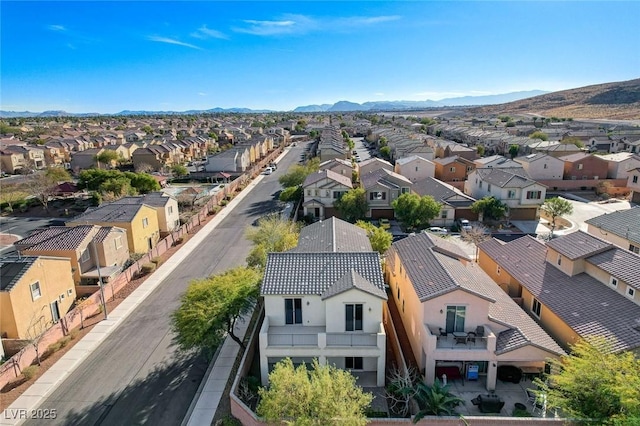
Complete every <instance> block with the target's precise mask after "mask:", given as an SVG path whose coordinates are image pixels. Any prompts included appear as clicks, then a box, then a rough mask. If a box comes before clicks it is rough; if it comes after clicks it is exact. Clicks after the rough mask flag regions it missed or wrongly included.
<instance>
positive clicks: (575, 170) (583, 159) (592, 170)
mask: <svg viewBox="0 0 640 426" xmlns="http://www.w3.org/2000/svg"><path fill="white" fill-rule="evenodd" d="M559 159H560V160H562V161H564V173H563V179H566V180H569V179H571V180H585V179H594V180H598V179H606V178H607V173H608V171H609V166H608V164H607V161H606V160H604V159H602V158H600V157H598V156H597V155H593V154H587V153H585V152H579V153H576V154H572V155H565V156H563V157H559Z"/></svg>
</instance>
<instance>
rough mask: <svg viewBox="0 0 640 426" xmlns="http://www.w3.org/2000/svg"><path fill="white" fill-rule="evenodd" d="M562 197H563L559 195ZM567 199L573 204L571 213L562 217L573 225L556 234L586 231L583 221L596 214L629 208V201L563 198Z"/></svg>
mask: <svg viewBox="0 0 640 426" xmlns="http://www.w3.org/2000/svg"><path fill="white" fill-rule="evenodd" d="M561 198H564V197H561ZM564 199H565V200H567V201H569V202H570V203H571V205H572V206H573V213H571V214H570V215H567V216H563V218H564V219H567V220H569V221H571V222H572V223H573V226H572V227H571V228H569V229H565V230H562V231H555V232H554V233H556V234H568V233H571V232H574V231H577V230H578V229H581V230H583V231H585V232H586V231H587V224H586V223H585V221H587V220H589V219H591V218H594V217H596V216H600V215H603V214H605V213H612V212H615V211H618V210H628V209H630V208H631V204H630V203H629V201H619V200H618V201H611V202H608V203H603V202H598V201H591V202H584V201H576V200H571V199H569V198H564Z"/></svg>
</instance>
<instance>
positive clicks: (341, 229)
mask: <svg viewBox="0 0 640 426" xmlns="http://www.w3.org/2000/svg"><path fill="white" fill-rule="evenodd" d="M290 251H292V252H298V253H300V252H307V253H308V252H370V251H373V249H372V248H371V243H370V242H369V237H368V236H367V231H365V230H364V229H362V228H360V227H359V226H356V225H352V224H350V223H348V222H345V221H344V220H341V219H338V218H336V217H332V218H330V219H327V220H323V221H319V222H316V223H313V224H311V225H308V226H305V227H304V228H302V230H301V231H300V236H299V237H298V245H297V247H295V248H293V249H292V250H290Z"/></svg>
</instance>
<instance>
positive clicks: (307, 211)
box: [302, 170, 353, 220]
mask: <svg viewBox="0 0 640 426" xmlns="http://www.w3.org/2000/svg"><path fill="white" fill-rule="evenodd" d="M352 188H353V185H352V184H351V177H350V176H343V175H340V174H338V173H335V172H333V171H331V170H321V171H319V172H316V173H312V174H310V175H309V176H307V178H306V179H305V181H304V183H303V184H302V191H303V196H304V202H303V203H302V206H303V208H304V215H305V216H306V215H311V216H313V217H314V218H316V219H320V220H322V219H325V218H329V217H331V216H334V215H335V214H336V211H335V209H334V207H333V202H334V201H336V200H338V199H340V197H342V196H343V195H344V194H345V193H346V192H347V191H349V190H350V189H352Z"/></svg>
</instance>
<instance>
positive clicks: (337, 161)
mask: <svg viewBox="0 0 640 426" xmlns="http://www.w3.org/2000/svg"><path fill="white" fill-rule="evenodd" d="M320 170H331V171H332V172H335V173H337V174H339V175H342V176H347V177H349V178H351V177H352V176H353V171H354V168H353V163H352V162H351V161H349V160H343V159H341V158H334V159H331V160H327V161H325V162H322V163H320Z"/></svg>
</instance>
